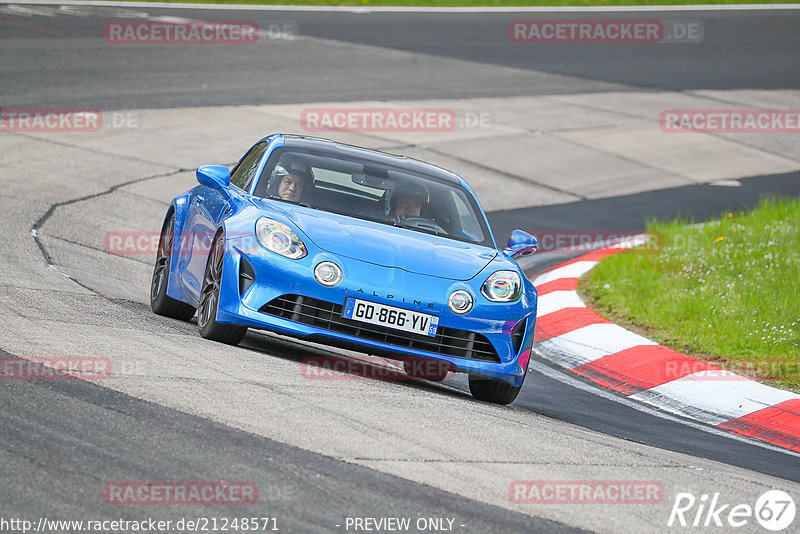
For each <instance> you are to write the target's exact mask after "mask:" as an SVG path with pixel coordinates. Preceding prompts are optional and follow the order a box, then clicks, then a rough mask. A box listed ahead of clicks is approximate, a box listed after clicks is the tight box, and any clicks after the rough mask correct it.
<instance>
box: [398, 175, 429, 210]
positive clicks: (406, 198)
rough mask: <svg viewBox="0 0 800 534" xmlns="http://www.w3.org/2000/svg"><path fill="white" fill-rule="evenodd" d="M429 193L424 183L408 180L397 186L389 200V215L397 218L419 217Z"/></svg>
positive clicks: (426, 202)
mask: <svg viewBox="0 0 800 534" xmlns="http://www.w3.org/2000/svg"><path fill="white" fill-rule="evenodd" d="M430 198H431V197H430V194H429V193H428V190H427V189H426V188H425V186H424V185H421V184H415V183H413V182H408V183H405V184H402V185H399V186H397V188H395V190H394V191H393V192H392V198H391V200H390V201H389V204H390V206H391V209H390V211H389V215H391V216H393V217H397V218H406V217H421V216H422V212H423V208H425V207H427V206H428V203H429V202H430Z"/></svg>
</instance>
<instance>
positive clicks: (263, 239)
mask: <svg viewBox="0 0 800 534" xmlns="http://www.w3.org/2000/svg"><path fill="white" fill-rule="evenodd" d="M256 238H258V242H259V243H261V246H263V247H264V248H265V249H267V250H271V251H272V252H274V253H275V254H280V255H281V256H286V257H287V258H290V259H293V260H299V259H300V258H302V257H305V256H306V255H307V254H308V250H306V246H305V245H304V244H303V242H302V241H300V238H299V237H297V234H295V233H294V232H293V231H292V229H291V228H289V227H288V226H286V225H285V224H282V223H279V222H278V221H273V220H272V219H267V218H266V217H261V218H260V219H259V220H257V221H256Z"/></svg>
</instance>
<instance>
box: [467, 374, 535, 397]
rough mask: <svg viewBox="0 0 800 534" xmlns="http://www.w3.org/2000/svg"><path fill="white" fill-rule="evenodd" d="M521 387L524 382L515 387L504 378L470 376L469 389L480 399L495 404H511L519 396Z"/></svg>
mask: <svg viewBox="0 0 800 534" xmlns="http://www.w3.org/2000/svg"><path fill="white" fill-rule="evenodd" d="M523 381H524V379H523ZM521 389H522V384H520V385H519V386H518V387H515V386H512V385H511V384H509V383H508V382H503V381H502V380H494V379H492V378H484V377H481V376H474V375H470V376H469V391H470V393H472V396H473V397H475V398H476V399H478V400H482V401H486V402H492V403H494V404H511V403H512V402H514V399H516V398H517V395H519V392H520V390H521Z"/></svg>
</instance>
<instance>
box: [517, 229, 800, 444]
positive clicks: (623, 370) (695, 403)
mask: <svg viewBox="0 0 800 534" xmlns="http://www.w3.org/2000/svg"><path fill="white" fill-rule="evenodd" d="M642 237H644V236H642ZM634 243H635V242H634ZM628 245H629V246H630V245H631V244H628ZM625 248H627V246H619V247H608V248H604V249H600V250H596V251H593V252H589V253H588V254H584V255H582V256H580V257H578V258H576V259H574V260H571V261H568V262H566V263H563V264H561V265H558V266H556V267H554V268H553V269H551V270H549V271H547V272H545V273H543V274H541V275H539V276H537V277H536V278H535V279H534V280H533V284H534V285H535V286H536V289H537V290H538V292H539V306H538V312H537V319H536V335H535V337H534V341H535V343H534V349H535V351H536V352H538V353H539V354H540V355H541V356H542V357H544V358H546V359H548V360H550V361H552V362H555V363H556V364H558V365H560V366H561V367H564V368H566V369H567V370H568V371H569V372H570V373H574V374H576V375H579V376H581V377H583V378H585V379H587V380H589V381H591V382H594V383H596V384H599V385H600V386H603V387H605V388H609V389H611V390H614V391H616V392H618V393H620V394H622V395H625V396H627V397H630V398H631V399H635V400H638V401H641V402H644V403H646V404H649V405H651V406H655V407H657V408H660V409H662V410H665V411H667V412H671V413H674V414H678V415H682V416H685V417H689V418H691V419H695V420H697V421H701V422H703V423H708V424H710V425H714V426H716V427H718V428H721V429H725V430H730V431H732V432H735V433H736V434H740V435H743V436H748V437H751V438H756V439H759V440H762V441H765V442H768V443H772V444H775V445H778V446H780V447H784V448H787V449H790V450H793V451H798V452H800V395H797V394H795V393H791V392H789V391H784V390H780V389H776V388H772V387H769V386H766V385H764V384H761V383H759V382H756V381H754V380H750V379H748V378H745V377H743V376H739V375H736V374H734V373H731V372H730V371H724V370H722V369H721V368H719V367H716V366H714V365H711V364H709V363H707V362H704V361H701V360H697V359H695V358H691V357H689V356H686V355H685V354H681V353H679V352H675V351H673V350H670V349H668V348H667V347H664V346H662V345H658V344H657V343H654V342H653V341H650V340H648V339H646V338H644V337H642V336H640V335H638V334H634V333H633V332H630V331H628V330H625V329H624V328H622V327H621V326H617V325H616V324H613V323H611V322H610V321H609V320H607V319H605V318H603V317H601V316H600V315H598V314H597V313H595V312H594V311H593V310H591V309H589V308H587V307H586V305H585V304H584V303H583V301H582V300H581V299H580V297H579V296H578V293H577V291H576V289H577V284H578V278H579V277H580V276H581V275H583V274H584V273H586V272H587V271H589V270H590V269H591V268H592V267H594V266H595V265H597V263H598V262H599V261H600V260H601V259H602V258H604V257H606V256H609V255H611V254H616V253H618V252H621V251H623V250H624V249H625Z"/></svg>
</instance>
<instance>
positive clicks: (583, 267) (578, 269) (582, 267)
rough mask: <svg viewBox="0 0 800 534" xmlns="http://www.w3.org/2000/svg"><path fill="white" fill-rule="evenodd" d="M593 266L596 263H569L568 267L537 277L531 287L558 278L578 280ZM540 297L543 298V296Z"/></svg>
mask: <svg viewBox="0 0 800 534" xmlns="http://www.w3.org/2000/svg"><path fill="white" fill-rule="evenodd" d="M595 265H597V262H596V261H577V262H575V263H570V264H569V265H565V266H563V267H558V268H557V269H553V270H552V271H548V272H546V273H544V274H541V275H539V276H537V277H536V279H535V280H534V281H533V285H535V286H536V285H540V284H544V283H545V282H550V281H552V280H558V279H559V278H578V277H579V276H581V275H582V274H583V273H585V272H588V271H589V270H590V269H591V268H592V267H594V266H595ZM542 296H543V297H544V295H542Z"/></svg>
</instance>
